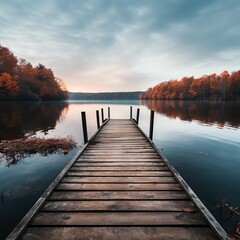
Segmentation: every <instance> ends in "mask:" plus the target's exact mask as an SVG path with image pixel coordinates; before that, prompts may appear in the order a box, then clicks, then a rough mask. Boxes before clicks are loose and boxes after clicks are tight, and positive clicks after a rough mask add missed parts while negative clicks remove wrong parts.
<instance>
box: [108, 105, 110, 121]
mask: <svg viewBox="0 0 240 240" xmlns="http://www.w3.org/2000/svg"><path fill="white" fill-rule="evenodd" d="M108 118H109V119H110V107H108Z"/></svg>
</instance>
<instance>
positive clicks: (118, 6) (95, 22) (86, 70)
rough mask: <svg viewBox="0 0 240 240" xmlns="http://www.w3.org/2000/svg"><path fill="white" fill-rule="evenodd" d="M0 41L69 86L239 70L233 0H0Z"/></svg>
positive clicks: (239, 6) (112, 86) (239, 26)
mask: <svg viewBox="0 0 240 240" xmlns="http://www.w3.org/2000/svg"><path fill="white" fill-rule="evenodd" d="M0 44H1V45H3V46H5V47H8V48H10V50H11V51H12V52H13V53H14V54H15V55H16V56H17V57H21V58H24V59H26V60H27V61H29V62H31V63H32V64H33V65H37V64H38V63H42V64H44V65H45V66H46V67H48V68H51V69H52V70H53V71H54V73H55V75H56V76H57V77H59V78H61V79H63V80H64V82H65V83H66V85H67V87H68V90H69V91H72V92H77V91H78V92H109V91H135V90H136V91H137V90H146V89H148V88H149V87H153V86H155V85H156V84H158V83H160V82H163V81H168V80H171V79H180V78H182V77H184V76H195V77H200V76H202V75H204V74H211V73H217V74H220V73H221V72H223V71H224V70H228V71H229V72H232V71H237V70H240V64H239V63H240V1H239V0H228V1H226V0H196V1H195V0H68V1H67V0H51V1H50V0H38V1H33V0H0Z"/></svg>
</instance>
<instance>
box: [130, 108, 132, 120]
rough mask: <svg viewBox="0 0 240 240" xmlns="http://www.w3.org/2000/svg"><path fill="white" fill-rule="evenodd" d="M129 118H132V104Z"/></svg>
mask: <svg viewBox="0 0 240 240" xmlns="http://www.w3.org/2000/svg"><path fill="white" fill-rule="evenodd" d="M130 119H132V106H130Z"/></svg>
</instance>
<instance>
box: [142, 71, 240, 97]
mask: <svg viewBox="0 0 240 240" xmlns="http://www.w3.org/2000/svg"><path fill="white" fill-rule="evenodd" d="M140 99H163V100H170V99H172V100H179V99H182V100H184V99H192V100H240V71H236V72H232V73H231V74H230V73H229V72H228V71H224V72H223V73H221V74H220V75H217V74H215V73H214V74H211V75H204V76H202V77H200V78H196V79H195V78H194V77H183V78H182V79H180V80H170V81H167V82H162V83H160V84H158V85H156V86H155V87H153V88H149V89H148V90H147V91H146V92H144V93H142V94H141V95H140Z"/></svg>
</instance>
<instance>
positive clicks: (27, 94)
mask: <svg viewBox="0 0 240 240" xmlns="http://www.w3.org/2000/svg"><path fill="white" fill-rule="evenodd" d="M66 98H67V89H66V86H65V84H64V83H63V81H62V80H60V79H59V78H56V77H55V76H54V73H53V71H52V70H51V69H49V68H46V67H45V66H44V65H42V64H38V65H37V66H36V67H33V66H32V65H31V63H29V62H27V61H26V60H24V59H20V60H19V59H17V57H16V56H14V54H13V53H12V52H11V51H10V50H9V49H8V48H6V47H3V46H1V45H0V101H15V100H25V101H27V100H36V101H37V100H43V101H49V100H64V99H66Z"/></svg>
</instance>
